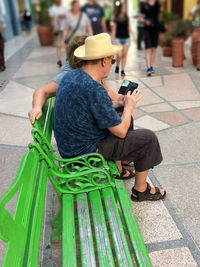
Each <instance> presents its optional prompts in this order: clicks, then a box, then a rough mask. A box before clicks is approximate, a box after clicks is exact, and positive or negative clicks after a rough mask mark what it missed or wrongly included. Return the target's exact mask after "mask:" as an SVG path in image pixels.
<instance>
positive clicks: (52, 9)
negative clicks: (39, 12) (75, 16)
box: [49, 7, 54, 17]
mask: <svg viewBox="0 0 200 267" xmlns="http://www.w3.org/2000/svg"><path fill="white" fill-rule="evenodd" d="M49 16H50V17H53V16H54V8H53V7H50V8H49Z"/></svg>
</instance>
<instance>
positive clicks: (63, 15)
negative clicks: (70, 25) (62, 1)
mask: <svg viewBox="0 0 200 267" xmlns="http://www.w3.org/2000/svg"><path fill="white" fill-rule="evenodd" d="M58 17H59V19H65V18H66V15H65V14H60V15H58Z"/></svg>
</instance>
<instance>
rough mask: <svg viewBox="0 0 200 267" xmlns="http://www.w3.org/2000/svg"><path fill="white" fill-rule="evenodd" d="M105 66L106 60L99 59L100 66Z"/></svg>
mask: <svg viewBox="0 0 200 267" xmlns="http://www.w3.org/2000/svg"><path fill="white" fill-rule="evenodd" d="M105 65H106V58H102V59H101V66H102V67H105Z"/></svg>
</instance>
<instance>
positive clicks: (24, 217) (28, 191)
mask: <svg viewBox="0 0 200 267" xmlns="http://www.w3.org/2000/svg"><path fill="white" fill-rule="evenodd" d="M38 162H39V156H38V153H37V152H36V151H31V152H29V153H27V154H25V155H24V157H23V159H22V162H21V164H20V166H19V171H18V173H17V176H16V178H15V181H14V182H13V185H12V186H11V188H10V189H9V190H8V192H7V193H6V194H5V196H6V195H8V194H11V195H13V196H14V194H15V193H16V191H17V189H16V190H13V189H14V186H15V185H16V184H19V185H18V186H20V184H21V188H20V191H19V195H18V199H17V203H16V208H15V213H14V216H13V219H12V217H10V220H8V218H7V220H6V221H5V223H4V226H3V227H4V230H6V231H7V232H8V233H9V232H10V231H11V232H12V234H10V237H9V241H8V245H7V248H6V252H5V255H4V261H3V265H2V266H3V267H10V266H16V267H21V266H22V264H23V258H24V253H25V248H26V245H27V235H28V231H29V223H30V214H31V209H32V201H33V195H34V190H32V188H34V185H35V181H36V173H37V165H38ZM20 181H21V182H20ZM18 186H17V188H18ZM12 188H13V189H12ZM12 191H13V193H12ZM11 197H12V196H11ZM0 212H1V211H0ZM7 214H8V213H7ZM11 222H13V223H12V224H10V223H11Z"/></svg>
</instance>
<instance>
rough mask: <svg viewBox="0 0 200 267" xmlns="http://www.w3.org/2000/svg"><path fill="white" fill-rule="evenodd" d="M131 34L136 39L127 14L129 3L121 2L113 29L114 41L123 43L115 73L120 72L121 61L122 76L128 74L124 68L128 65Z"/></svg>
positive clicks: (119, 43) (118, 43)
mask: <svg viewBox="0 0 200 267" xmlns="http://www.w3.org/2000/svg"><path fill="white" fill-rule="evenodd" d="M130 35H132V38H133V40H134V41H135V35H134V33H133V31H132V29H131V25H130V20H129V17H128V15H127V5H126V4H125V3H121V4H120V5H119V7H118V9H117V13H116V16H115V19H114V23H113V31H112V42H113V43H115V44H117V45H123V49H122V51H121V52H120V53H119V54H117V61H116V68H115V73H119V65H120V62H121V76H125V75H126V74H125V72H124V69H125V66H126V60H127V53H128V49H129V46H130V44H131V38H130Z"/></svg>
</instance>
